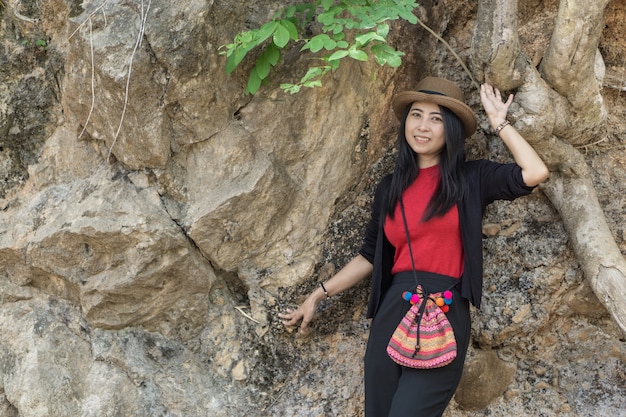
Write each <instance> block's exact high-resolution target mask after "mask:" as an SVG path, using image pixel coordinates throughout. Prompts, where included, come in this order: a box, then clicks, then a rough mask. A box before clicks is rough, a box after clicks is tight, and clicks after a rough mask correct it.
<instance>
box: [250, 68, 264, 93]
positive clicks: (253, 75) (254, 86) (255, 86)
mask: <svg viewBox="0 0 626 417" xmlns="http://www.w3.org/2000/svg"><path fill="white" fill-rule="evenodd" d="M261 81H262V80H261V78H260V77H259V75H258V74H257V72H256V67H255V68H253V69H252V71H250V77H248V85H247V86H246V93H250V94H254V93H256V92H257V91H259V88H261Z"/></svg>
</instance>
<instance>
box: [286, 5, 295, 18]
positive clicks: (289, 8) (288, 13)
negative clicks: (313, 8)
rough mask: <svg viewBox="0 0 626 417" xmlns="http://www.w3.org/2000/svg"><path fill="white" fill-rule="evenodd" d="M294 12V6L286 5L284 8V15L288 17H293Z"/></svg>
mask: <svg viewBox="0 0 626 417" xmlns="http://www.w3.org/2000/svg"><path fill="white" fill-rule="evenodd" d="M295 14H296V6H293V5H292V6H287V9H286V10H285V17H287V18H290V17H293V16H294V15H295Z"/></svg>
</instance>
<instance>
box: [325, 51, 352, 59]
mask: <svg viewBox="0 0 626 417" xmlns="http://www.w3.org/2000/svg"><path fill="white" fill-rule="evenodd" d="M348 54H349V52H348V51H346V50H345V49H342V50H339V51H336V52H334V53H333V54H332V55H331V56H329V57H328V58H327V59H328V60H329V61H336V60H339V59H341V58H345V57H347V56H348Z"/></svg>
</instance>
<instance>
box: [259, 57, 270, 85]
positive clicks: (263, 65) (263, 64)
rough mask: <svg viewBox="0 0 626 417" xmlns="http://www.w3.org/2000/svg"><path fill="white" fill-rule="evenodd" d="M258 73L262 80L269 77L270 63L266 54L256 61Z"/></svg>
mask: <svg viewBox="0 0 626 417" xmlns="http://www.w3.org/2000/svg"><path fill="white" fill-rule="evenodd" d="M256 73H257V75H258V76H259V78H260V79H262V80H264V79H265V78H267V76H268V75H269V73H270V63H269V61H268V60H267V56H265V54H263V55H261V56H260V57H259V59H258V60H257V62H256Z"/></svg>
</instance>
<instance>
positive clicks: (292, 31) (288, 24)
mask: <svg viewBox="0 0 626 417" xmlns="http://www.w3.org/2000/svg"><path fill="white" fill-rule="evenodd" d="M280 24H281V25H282V26H284V27H285V29H287V32H289V38H290V39H292V40H294V41H297V40H298V28H296V25H294V24H293V22H292V21H291V20H287V19H283V20H281V21H280Z"/></svg>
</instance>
